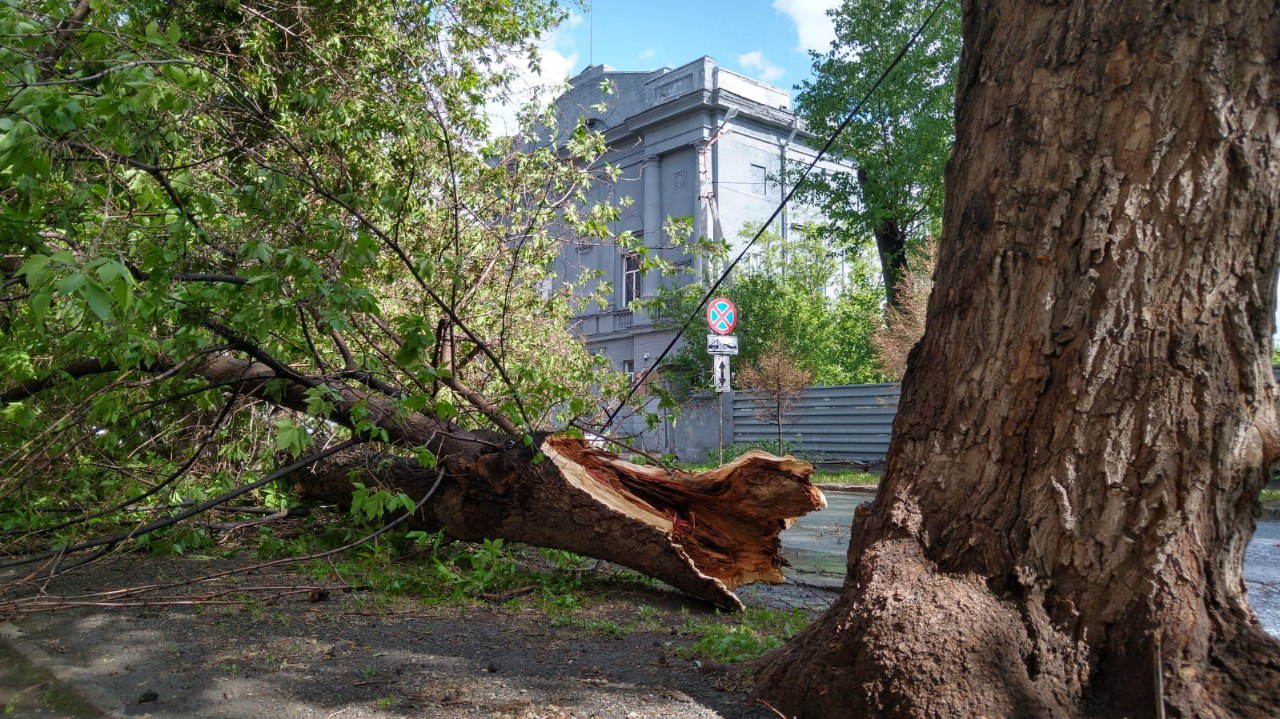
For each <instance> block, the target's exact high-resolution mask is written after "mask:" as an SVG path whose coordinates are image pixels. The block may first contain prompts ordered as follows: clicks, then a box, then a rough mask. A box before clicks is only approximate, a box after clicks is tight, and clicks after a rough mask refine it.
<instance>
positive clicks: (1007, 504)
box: [760, 0, 1280, 717]
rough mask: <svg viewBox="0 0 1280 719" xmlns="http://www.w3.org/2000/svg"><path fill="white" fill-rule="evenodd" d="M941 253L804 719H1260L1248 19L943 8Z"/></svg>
mask: <svg viewBox="0 0 1280 719" xmlns="http://www.w3.org/2000/svg"><path fill="white" fill-rule="evenodd" d="M964 39H965V48H964V55H963V58H962V61H961V67H960V80H959V87H958V91H957V92H958V96H957V100H956V118H957V123H956V126H957V127H956V129H957V134H956V148H955V155H954V157H953V159H952V162H951V164H950V165H949V167H948V171H947V198H946V210H945V216H944V234H943V238H942V243H941V247H940V253H941V256H940V259H939V265H938V270H937V276H936V284H935V289H934V291H933V295H932V297H931V299H930V302H929V313H928V321H927V325H926V333H925V337H924V339H923V340H922V341H921V342H920V344H919V345H917V347H916V348H915V350H913V352H912V354H911V357H910V360H909V363H908V369H907V375H906V378H905V380H904V383H903V397H902V402H901V411H900V413H899V415H898V418H897V421H896V424H895V426H894V441H893V445H892V448H891V450H890V454H889V459H888V465H887V468H886V473H885V477H884V480H883V482H882V484H881V488H880V491H879V494H878V495H877V497H876V501H875V503H874V504H873V505H871V507H870V508H869V509H867V510H864V511H861V512H860V513H859V514H858V516H857V518H856V520H855V523H854V534H853V538H852V541H851V544H850V548H849V574H848V578H847V579H846V583H845V587H844V592H843V594H842V596H841V598H840V600H839V601H838V602H837V604H836V605H835V606H834V607H833V608H832V610H831V611H830V612H829V613H828V614H826V615H825V616H824V617H823V618H822V619H821V620H820V621H819V622H817V623H816V624H814V625H813V626H812V627H810V628H809V629H808V630H807V631H806V632H804V633H803V634H802V635H800V636H799V637H797V638H796V640H794V641H793V642H791V643H790V644H788V645H787V646H786V647H784V649H783V650H781V651H780V652H779V653H778V654H777V655H775V656H774V657H772V658H771V660H770V661H769V662H768V664H767V665H766V666H765V667H763V670H762V671H761V673H760V693H761V695H762V696H763V697H765V698H767V699H768V700H769V701H770V702H771V703H772V704H774V705H776V706H777V707H779V708H780V709H782V710H783V711H785V712H786V713H787V715H788V716H791V715H793V714H795V715H799V716H802V717H845V716H848V717H870V716H882V717H958V716H1028V717H1031V716H1034V717H1079V716H1107V717H1111V716H1133V717H1137V716H1155V715H1157V708H1158V707H1161V706H1163V707H1165V708H1166V709H1165V710H1166V711H1167V712H1168V715H1169V716H1179V717H1229V716H1231V717H1274V716H1277V714H1280V643H1278V642H1277V641H1276V640H1275V639H1273V638H1271V637H1268V636H1267V635H1266V634H1265V633H1264V632H1263V631H1262V629H1261V628H1260V627H1259V625H1258V623H1257V620H1256V618H1255V617H1254V615H1253V613H1252V612H1251V610H1250V609H1249V607H1248V605H1247V603H1246V601H1245V588H1244V583H1243V579H1242V576H1241V567H1242V563H1243V554H1244V549H1245V546H1246V544H1247V543H1248V541H1249V538H1250V535H1251V534H1252V532H1253V521H1254V512H1255V511H1256V510H1255V506H1256V501H1257V494H1258V491H1259V489H1260V488H1261V487H1262V486H1263V484H1264V482H1265V480H1266V473H1267V469H1268V466H1269V465H1270V464H1271V463H1272V461H1273V460H1274V459H1275V458H1276V457H1277V439H1278V436H1277V422H1276V420H1277V417H1276V414H1277V410H1276V400H1277V396H1276V389H1275V386H1274V383H1273V380H1272V377H1271V367H1270V362H1269V349H1270V345H1271V335H1272V331H1273V326H1272V325H1273V319H1272V313H1273V312H1274V310H1275V288H1276V270H1277V261H1278V255H1277V246H1278V245H1280V113H1278V112H1277V103H1278V102H1280V92H1278V91H1277V90H1278V89H1280V88H1278V87H1277V85H1278V84H1280V78H1278V77H1277V70H1278V69H1280V12H1278V11H1277V9H1276V6H1275V4H1274V2H1272V0H1250V1H1248V2H1231V3H1221V2H1205V1H1204V0H1186V1H1183V2H1166V3H1161V4H1158V5H1156V6H1154V7H1153V6H1152V4H1151V3H1145V2H1136V1H1134V0H1093V1H1092V2H1082V1H1077V2H1070V3H1026V2H1023V0H968V1H967V2H966V3H965V21H964Z"/></svg>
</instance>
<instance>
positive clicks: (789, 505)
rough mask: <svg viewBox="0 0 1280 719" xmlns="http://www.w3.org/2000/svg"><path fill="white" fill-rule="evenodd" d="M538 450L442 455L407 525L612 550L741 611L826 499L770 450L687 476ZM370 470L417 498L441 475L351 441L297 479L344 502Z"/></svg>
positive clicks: (555, 449) (592, 454)
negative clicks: (785, 539) (797, 523)
mask: <svg viewBox="0 0 1280 719" xmlns="http://www.w3.org/2000/svg"><path fill="white" fill-rule="evenodd" d="M540 449H541V451H542V453H543V454H544V455H545V456H546V458H547V459H548V460H549V461H542V462H540V463H536V464H535V463H534V461H533V459H534V456H535V454H534V452H533V451H532V450H530V449H527V448H523V447H521V448H515V449H505V450H500V451H494V452H488V453H482V454H474V455H455V456H451V457H446V458H442V459H441V462H440V465H441V468H442V469H443V475H442V477H441V479H440V486H439V487H438V488H437V489H436V491H435V494H434V495H433V496H432V497H431V499H430V501H428V502H427V503H426V504H425V505H424V506H423V508H422V510H421V511H420V512H419V513H418V514H417V515H416V516H414V517H412V518H411V519H410V524H411V525H412V526H414V527H415V528H417V529H424V530H427V531H439V530H444V532H445V533H446V534H448V535H449V536H451V537H455V538H457V539H463V540H470V541H477V540H481V539H497V538H502V539H507V540H511V541H517V542H524V543H527V544H533V545H537V546H540V547H552V548H555V549H565V550H569V551H571V552H575V553H578V554H584V555H587V556H590V557H595V558H597V559H604V560H607V561H610V562H614V563H616V564H620V565H622V566H625V567H629V568H631V569H634V570H636V571H638V572H641V573H643V574H646V575H648V576H651V577H654V578H656V579H660V580H662V581H664V582H666V583H667V584H670V585H671V586H673V587H675V588H677V589H679V590H680V591H682V592H685V593H687V594H689V595H690V596H693V597H697V598H699V599H704V600H706V601H709V602H711V603H713V604H715V605H717V606H719V607H723V608H726V609H733V610H738V609H741V608H742V603H741V601H739V599H738V597H737V596H736V595H735V594H734V592H733V590H735V589H737V588H738V587H741V586H743V585H745V584H750V583H752V582H781V581H783V576H782V569H781V567H782V558H781V554H780V550H781V541H780V539H779V537H778V535H779V533H780V532H781V531H782V530H783V529H784V528H786V527H787V526H789V525H790V524H791V522H792V521H793V520H794V518H796V517H799V516H801V515H803V514H806V513H808V512H810V511H813V510H815V509H821V508H823V507H825V506H826V500H825V499H824V498H823V496H822V493H821V492H820V491H819V490H818V489H817V488H816V487H814V486H813V485H812V484H811V483H810V482H809V476H810V475H811V474H812V473H813V468H812V467H811V466H810V465H809V464H807V463H805V462H801V461H798V460H796V459H793V458H790V457H782V458H780V457H775V456H773V455H770V454H767V453H765V452H758V451H755V452H748V453H747V454H745V455H743V456H742V457H739V458H738V459H736V460H734V461H733V462H730V463H729V464H727V465H725V466H723V467H720V468H717V469H714V470H711V471H708V472H703V473H700V474H689V473H685V472H676V471H668V470H665V469H661V468H658V467H649V466H641V465H637V464H632V463H630V462H627V461H624V460H622V459H619V458H618V457H616V456H614V455H613V454H610V453H608V452H605V451H602V450H599V449H596V448H594V447H591V446H589V445H588V444H586V443H585V442H583V441H582V440H580V439H574V438H570V437H565V436H557V435H553V436H548V437H546V438H544V439H543V440H542V442H541V444H540ZM371 479H372V480H373V481H375V482H378V483H380V484H384V485H388V486H391V487H394V488H396V489H397V490H399V491H403V492H405V493H407V494H408V495H409V496H410V497H414V498H419V497H422V496H424V495H425V494H426V492H427V491H428V490H429V489H430V487H431V486H432V485H433V484H435V482H436V479H437V472H436V470H430V469H425V468H423V467H421V466H420V465H419V464H418V462H417V461H416V460H411V459H405V458H402V457H395V456H390V455H385V454H384V455H378V454H375V453H373V452H370V451H368V450H350V451H348V452H347V453H345V454H341V455H338V456H336V457H335V458H333V459H332V460H330V461H327V462H325V463H322V464H321V465H318V466H317V467H316V469H315V470H314V471H313V472H310V473H304V474H303V475H301V476H300V478H299V482H298V485H299V489H300V491H301V492H302V493H303V494H304V495H305V496H308V497H311V498H315V499H320V500H322V501H328V502H334V503H337V504H339V505H344V506H345V504H346V503H349V502H350V499H351V483H352V482H353V481H364V482H366V483H369V482H370V480H371Z"/></svg>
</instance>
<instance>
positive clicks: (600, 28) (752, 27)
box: [486, 0, 839, 134]
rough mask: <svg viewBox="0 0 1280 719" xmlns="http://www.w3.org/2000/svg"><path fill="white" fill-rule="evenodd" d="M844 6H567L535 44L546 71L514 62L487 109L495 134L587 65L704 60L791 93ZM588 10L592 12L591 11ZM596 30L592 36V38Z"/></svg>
mask: <svg viewBox="0 0 1280 719" xmlns="http://www.w3.org/2000/svg"><path fill="white" fill-rule="evenodd" d="M838 4H839V0H741V2H729V1H728V0H684V1H683V2H681V1H679V0H649V1H648V2H636V1H635V0H595V2H593V3H591V5H590V6H580V5H575V4H572V2H570V3H569V7H570V9H571V14H570V16H569V19H568V20H566V21H565V22H564V23H563V24H561V26H560V27H559V28H557V29H556V30H555V31H554V32H552V33H550V34H549V35H547V36H546V37H545V38H543V40H542V42H540V43H538V45H539V52H540V54H541V71H540V72H537V73H535V72H532V71H531V70H529V69H528V68H527V67H526V63H525V62H523V61H521V60H520V59H519V58H510V59H509V62H510V67H511V68H512V69H513V70H515V71H516V74H517V76H518V77H517V79H516V81H515V82H514V83H513V84H512V87H511V89H510V91H509V92H508V93H507V95H506V98H505V99H499V98H495V99H494V100H493V101H491V102H490V103H489V104H488V106H487V108H486V110H487V112H488V113H489V115H490V116H491V118H492V121H493V126H492V128H491V129H492V130H493V131H494V132H495V133H496V134H507V133H510V132H513V131H514V130H515V129H516V126H515V108H516V107H517V106H518V105H520V104H521V103H523V102H525V101H527V100H529V99H531V98H533V97H535V96H541V97H542V98H543V100H544V101H545V100H550V99H551V97H554V96H555V95H556V94H558V92H559V89H558V88H562V87H563V83H564V81H565V80H566V79H568V78H569V77H572V76H573V75H576V74H578V73H579V72H581V71H582V69H583V68H585V67H586V66H587V65H588V64H590V63H592V62H593V61H594V63H595V64H605V65H611V66H613V67H614V68H616V69H618V70H654V69H657V68H660V67H663V66H666V67H678V66H680V65H683V64H685V63H687V62H690V61H692V60H695V59H697V58H699V57H701V56H703V55H710V56H711V57H713V58H715V59H716V62H717V63H719V65H720V66H721V67H727V68H729V69H731V70H734V71H737V72H741V73H743V74H745V75H748V76H750V77H754V78H756V79H759V80H763V81H765V82H768V83H771V84H773V85H777V86H778V87H782V88H785V89H787V90H791V89H792V88H793V87H794V86H795V85H796V84H797V83H799V82H801V81H802V80H805V79H807V78H808V77H809V70H810V66H811V64H812V61H811V60H810V58H809V52H808V51H809V50H821V51H825V50H826V49H827V48H828V46H829V45H830V43H831V40H832V39H833V38H834V37H835V33H834V31H833V29H832V24H831V20H830V18H828V17H827V15H826V13H827V10H829V9H830V8H833V7H835V6H836V5H838ZM588 8H589V9H588ZM593 28H594V38H593V32H592V31H593Z"/></svg>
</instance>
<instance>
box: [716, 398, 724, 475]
mask: <svg viewBox="0 0 1280 719" xmlns="http://www.w3.org/2000/svg"><path fill="white" fill-rule="evenodd" d="M716 404H718V405H720V407H719V410H720V412H719V414H720V438H719V445H720V461H719V462H717V463H716V466H717V467H723V466H724V395H722V394H717V395H716Z"/></svg>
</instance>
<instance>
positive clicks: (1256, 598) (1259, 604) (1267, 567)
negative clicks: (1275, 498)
mask: <svg viewBox="0 0 1280 719" xmlns="http://www.w3.org/2000/svg"><path fill="white" fill-rule="evenodd" d="M826 495H827V508H826V509H824V510H822V511H821V512H815V513H813V514H809V515H806V516H804V517H801V518H800V519H799V521H797V522H796V524H795V526H793V527H791V529H788V530H787V531H785V532H783V533H782V553H783V555H784V556H785V557H786V558H787V561H788V562H790V563H791V565H792V573H791V574H792V575H793V577H794V578H795V579H797V580H799V581H802V582H805V583H809V584H819V585H826V586H839V584H840V582H841V581H842V580H843V578H844V565H845V551H846V550H847V549H848V548H849V530H850V528H851V526H852V524H853V510H854V507H857V506H858V505H859V504H864V503H866V502H869V501H871V497H872V495H870V494H861V493H856V494H855V493H852V492H827V493H826ZM1244 580H1245V585H1246V587H1247V588H1248V591H1249V603H1250V604H1251V605H1252V606H1253V611H1254V612H1256V613H1257V615H1258V619H1259V621H1261V622H1262V626H1263V627H1264V628H1265V629H1266V630H1267V631H1268V632H1269V633H1270V634H1271V635H1272V636H1274V637H1277V638H1280V521H1276V520H1274V519H1271V520H1266V521H1260V522H1258V528H1257V531H1255V532H1254V535H1253V541H1252V542H1250V543H1249V547H1248V549H1247V550H1245V555H1244Z"/></svg>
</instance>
